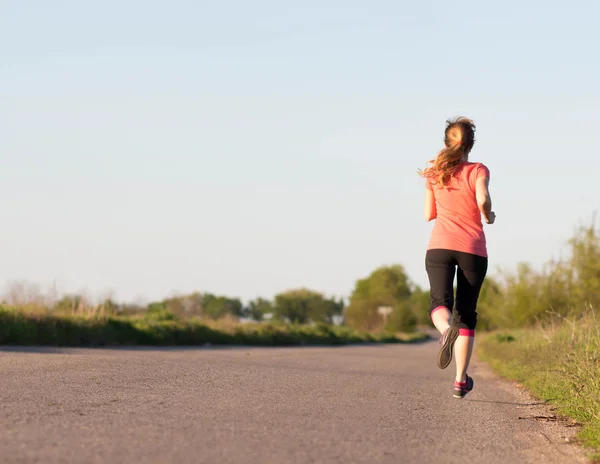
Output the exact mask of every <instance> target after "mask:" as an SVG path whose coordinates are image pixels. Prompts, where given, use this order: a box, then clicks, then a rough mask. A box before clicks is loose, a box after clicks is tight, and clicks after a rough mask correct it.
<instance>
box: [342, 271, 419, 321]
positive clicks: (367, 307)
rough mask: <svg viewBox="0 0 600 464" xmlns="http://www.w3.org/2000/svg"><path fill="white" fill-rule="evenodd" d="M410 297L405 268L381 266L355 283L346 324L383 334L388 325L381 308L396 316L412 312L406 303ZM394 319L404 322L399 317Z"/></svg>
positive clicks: (409, 284)
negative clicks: (394, 313)
mask: <svg viewBox="0 0 600 464" xmlns="http://www.w3.org/2000/svg"><path fill="white" fill-rule="evenodd" d="M411 293H412V292H411V282H410V281H409V279H408V276H407V275H406V272H405V271H404V267H403V266H402V265H400V264H396V265H391V266H381V267H379V268H377V269H376V270H375V271H373V272H372V273H371V274H370V275H369V276H368V277H367V278H365V279H360V280H358V281H357V282H356V285H355V288H354V291H353V292H352V295H351V297H350V303H349V305H348V308H347V309H346V314H345V316H346V324H347V325H348V326H350V327H353V328H356V329H361V330H381V329H383V328H384V325H385V322H386V321H385V319H384V318H383V316H382V315H381V314H380V313H379V308H380V307H385V306H387V307H392V308H393V311H397V312H405V311H410V310H411V309H410V306H409V305H406V304H405V303H406V301H407V300H408V299H409V298H410V296H411ZM394 317H395V318H397V319H401V317H400V315H396V316H394Z"/></svg>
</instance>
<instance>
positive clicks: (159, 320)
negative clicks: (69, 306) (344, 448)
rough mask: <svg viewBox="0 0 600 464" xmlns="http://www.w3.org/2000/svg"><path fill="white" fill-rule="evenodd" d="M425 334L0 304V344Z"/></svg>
mask: <svg viewBox="0 0 600 464" xmlns="http://www.w3.org/2000/svg"><path fill="white" fill-rule="evenodd" d="M426 338H427V335H425V334H423V333H420V332H415V333H410V334H400V333H399V334H389V333H367V332H358V331H355V330H351V329H348V328H346V327H335V326H329V325H325V324H317V325H313V326H310V325H291V324H279V323H250V324H234V323H218V322H212V323H210V322H206V321H202V320H199V319H186V320H182V319H177V318H175V317H173V315H172V314H169V313H165V314H162V313H161V314H152V313H150V314H146V315H144V316H141V317H140V316H137V317H136V316H129V317H120V316H105V315H103V316H77V315H62V316H57V315H51V314H27V313H25V312H23V311H17V310H14V309H10V308H3V307H0V345H46V346H70V347H75V346H93V347H100V346H125V345H154V346H174V345H205V344H210V345H250V346H299V345H346V344H356V343H410V342H415V341H420V340H424V339H426Z"/></svg>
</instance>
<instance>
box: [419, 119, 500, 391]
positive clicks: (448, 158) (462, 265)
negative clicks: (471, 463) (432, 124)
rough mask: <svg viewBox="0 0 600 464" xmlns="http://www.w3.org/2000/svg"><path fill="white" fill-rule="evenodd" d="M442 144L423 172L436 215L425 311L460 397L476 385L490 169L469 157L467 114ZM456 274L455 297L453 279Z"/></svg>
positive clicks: (429, 211)
mask: <svg viewBox="0 0 600 464" xmlns="http://www.w3.org/2000/svg"><path fill="white" fill-rule="evenodd" d="M444 143H445V146H446V147H445V148H444V149H443V150H441V151H440V152H439V154H438V155H437V157H436V158H435V159H434V160H432V161H431V166H429V167H428V168H427V169H425V170H424V171H423V172H421V175H422V176H423V177H425V178H426V190H425V219H426V220H427V221H431V220H433V219H436V222H435V225H434V227H433V230H432V233H431V237H430V240H429V245H428V247H427V253H426V255H425V269H426V271H427V275H428V277H429V284H430V307H429V315H430V317H431V320H432V322H433V324H434V325H435V327H436V328H437V330H438V331H439V332H440V334H441V337H440V345H441V347H440V351H439V355H438V367H440V369H445V368H446V367H448V365H449V364H450V362H451V361H452V356H453V352H454V357H455V359H456V378H455V382H454V396H455V397H456V398H463V397H464V396H465V395H466V394H467V393H468V392H470V391H471V390H472V389H473V387H474V381H473V379H472V378H471V377H470V376H469V375H468V374H467V369H468V367H469V362H470V360H471V354H472V352H473V345H474V337H475V328H476V326H477V301H478V299H479V293H480V291H481V286H482V285H483V282H484V280H485V276H486V274H487V269H488V255H487V244H486V237H485V234H484V232H483V224H482V221H481V216H482V215H483V217H484V218H485V221H486V223H488V224H493V223H494V221H495V218H496V215H495V214H494V212H493V211H492V201H491V198H490V194H489V189H488V186H489V178H490V172H489V169H488V168H487V167H486V166H485V165H483V164H482V163H472V162H469V160H468V159H469V153H470V152H471V149H472V148H473V145H474V143H475V124H474V123H473V121H471V120H470V119H467V118H458V119H456V120H454V121H448V122H447V126H446V130H445V138H444ZM455 277H456V297H455V296H454V278H455Z"/></svg>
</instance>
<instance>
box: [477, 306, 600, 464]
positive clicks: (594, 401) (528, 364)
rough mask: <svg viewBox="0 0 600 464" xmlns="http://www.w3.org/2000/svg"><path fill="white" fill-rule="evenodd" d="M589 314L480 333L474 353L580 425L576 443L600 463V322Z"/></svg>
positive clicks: (501, 373) (559, 413) (563, 415)
mask: <svg viewBox="0 0 600 464" xmlns="http://www.w3.org/2000/svg"><path fill="white" fill-rule="evenodd" d="M598 322H600V321H598V320H597V318H596V316H595V315H594V314H588V315H586V316H585V317H582V318H579V319H577V320H571V321H563V322H561V323H552V324H549V325H547V326H545V327H537V328H534V329H518V330H511V331H502V332H493V333H490V334H488V335H487V336H484V337H481V340H480V342H479V344H478V354H479V356H480V357H481V359H483V360H485V361H487V362H488V363H489V364H490V365H491V367H492V368H493V369H494V370H495V371H496V372H497V373H499V374H500V375H502V376H504V377H506V378H509V379H512V380H516V381H518V382H519V383H521V384H522V385H523V386H525V387H526V388H527V389H528V390H529V391H530V392H531V393H532V394H533V395H534V396H535V397H537V398H538V399H542V400H545V401H547V403H548V404H551V405H553V406H555V408H556V409H555V413H556V414H557V416H559V417H560V416H562V417H566V418H571V419H574V420H575V421H577V422H578V423H580V424H581V426H582V427H581V428H580V430H579V433H578V438H579V440H580V442H581V443H582V444H583V445H584V446H585V447H587V448H589V449H590V451H591V452H592V455H591V460H592V462H595V463H600V326H599V325H598Z"/></svg>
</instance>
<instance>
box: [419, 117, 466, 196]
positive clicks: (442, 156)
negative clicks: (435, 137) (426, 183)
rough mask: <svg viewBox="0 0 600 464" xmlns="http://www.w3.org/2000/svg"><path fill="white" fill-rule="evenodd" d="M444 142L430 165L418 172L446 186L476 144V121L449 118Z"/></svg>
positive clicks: (434, 182) (463, 118)
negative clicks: (442, 147)
mask: <svg viewBox="0 0 600 464" xmlns="http://www.w3.org/2000/svg"><path fill="white" fill-rule="evenodd" d="M444 144H445V145H446V147H445V148H444V149H443V150H441V151H440V152H439V153H438V155H437V157H436V158H435V159H433V160H430V161H429V163H430V166H428V167H427V168H425V170H424V171H423V170H420V169H419V171H418V172H419V175H420V176H421V177H425V178H426V179H431V180H432V181H433V182H432V183H433V184H438V183H439V184H441V185H444V186H446V185H448V183H449V182H450V179H451V178H452V176H454V174H456V172H457V171H458V169H459V168H460V166H461V164H462V162H463V161H464V160H465V158H466V155H468V154H469V152H470V151H471V149H472V148H473V145H474V144H475V123H474V122H473V121H472V120H471V119H468V118H465V117H463V116H461V117H458V118H456V119H453V120H450V119H449V120H447V121H446V130H445V131H444Z"/></svg>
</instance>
